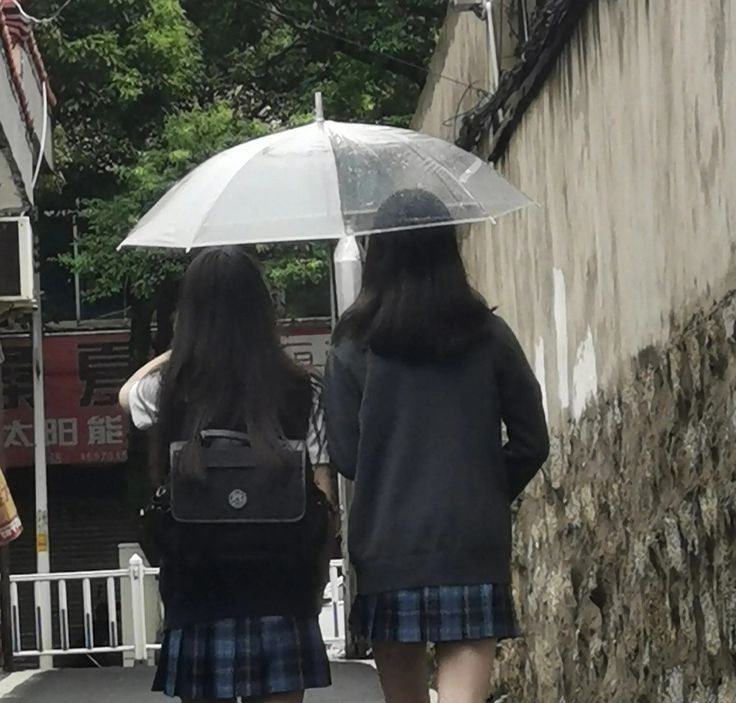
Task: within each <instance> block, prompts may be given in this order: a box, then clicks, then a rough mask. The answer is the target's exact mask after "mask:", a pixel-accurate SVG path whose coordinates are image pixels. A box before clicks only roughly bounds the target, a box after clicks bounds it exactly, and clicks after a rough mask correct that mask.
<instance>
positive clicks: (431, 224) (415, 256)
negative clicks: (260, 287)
mask: <svg viewBox="0 0 736 703" xmlns="http://www.w3.org/2000/svg"><path fill="white" fill-rule="evenodd" d="M450 220H451V218H450V213H449V212H448V210H447V208H446V207H445V206H444V204H443V203H442V202H441V201H440V200H439V198H437V197H436V196H434V195H432V194H431V193H428V192H426V191H423V190H404V191H399V192H398V193H396V194H394V195H392V196H391V197H390V198H389V199H388V200H386V201H385V202H384V203H383V205H382V206H381V207H380V209H379V210H378V213H377V214H376V219H375V226H376V229H380V230H393V231H390V232H388V231H387V232H385V233H382V234H374V235H372V236H371V237H370V239H369V242H368V253H367V256H366V262H365V269H364V272H363V288H362V290H361V292H360V295H359V296H358V299H357V300H356V301H355V303H354V304H353V306H352V307H351V308H350V309H349V310H348V311H347V312H346V313H345V314H344V315H343V317H342V319H341V320H340V322H339V323H338V325H337V328H336V329H335V335H334V339H335V342H336V343H339V342H340V341H341V340H343V339H352V340H354V341H356V342H358V343H360V344H363V345H365V346H366V347H368V348H370V349H371V350H372V351H373V352H375V353H376V354H379V355H381V356H387V357H396V358H400V359H402V360H405V361H409V362H423V361H439V360H442V359H446V358H448V357H451V356H453V355H456V354H458V353H460V352H462V351H465V350H466V349H468V348H469V347H470V346H471V345H473V344H474V343H475V342H476V341H478V340H479V339H480V338H482V337H484V336H486V335H487V334H488V329H489V321H490V310H489V308H488V306H487V305H486V303H485V301H484V300H483V299H482V298H481V296H480V295H479V294H478V293H477V292H476V291H474V290H473V288H471V286H470V284H469V283H468V279H467V275H466V273H465V267H464V266H463V262H462V258H461V257H460V249H459V246H458V242H457V232H456V229H455V227H454V225H452V224H450ZM435 223H437V224H435ZM411 225H414V226H416V225H421V227H420V228H412V227H411ZM401 228H404V229H401Z"/></svg>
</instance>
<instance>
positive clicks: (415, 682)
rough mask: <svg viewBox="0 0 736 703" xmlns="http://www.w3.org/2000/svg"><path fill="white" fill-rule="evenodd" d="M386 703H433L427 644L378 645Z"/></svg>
mask: <svg viewBox="0 0 736 703" xmlns="http://www.w3.org/2000/svg"><path fill="white" fill-rule="evenodd" d="M373 653H374V656H375V658H376V666H377V667H378V675H379V676H380V678H381V687H382V688H383V697H384V699H385V700H386V703H429V665H428V662H427V648H426V646H425V645H424V644H407V643H403V642H374V643H373Z"/></svg>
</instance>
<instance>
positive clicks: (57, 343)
mask: <svg viewBox="0 0 736 703" xmlns="http://www.w3.org/2000/svg"><path fill="white" fill-rule="evenodd" d="M284 331H285V335H284V337H283V340H284V346H285V348H286V349H287V351H288V352H289V353H290V354H291V355H292V356H293V357H294V359H296V360H297V361H299V362H300V363H303V364H304V365H306V366H312V367H316V368H318V369H319V368H321V367H323V366H324V364H325V361H326V358H327V350H328V348H329V329H328V328H327V327H325V326H311V325H310V326H308V327H300V328H296V327H289V328H285V330H284ZM2 345H3V350H4V353H5V363H4V364H3V374H2V378H3V399H4V406H5V414H4V425H5V427H4V430H5V432H4V443H5V460H6V463H7V466H9V467H16V466H32V465H33V378H32V374H31V347H30V341H29V339H28V338H27V337H6V338H3V340H2ZM43 352H44V376H45V381H46V383H45V393H46V445H47V452H48V462H49V463H50V464H111V463H119V462H123V461H125V459H126V456H127V435H128V420H127V418H126V417H125V415H124V413H123V411H122V409H121V408H120V406H119V405H118V403H117V394H118V391H119V389H120V387H121V386H122V384H123V383H124V382H125V379H126V378H127V376H128V333H127V331H115V332H99V333H97V332H96V333H90V334H87V333H76V334H60V335H54V336H48V337H46V338H45V339H44V347H43Z"/></svg>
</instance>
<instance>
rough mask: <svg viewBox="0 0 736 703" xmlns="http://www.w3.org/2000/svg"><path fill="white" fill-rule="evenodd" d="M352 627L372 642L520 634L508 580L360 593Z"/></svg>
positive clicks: (353, 612)
mask: <svg viewBox="0 0 736 703" xmlns="http://www.w3.org/2000/svg"><path fill="white" fill-rule="evenodd" d="M350 626H351V629H352V630H353V631H354V632H355V633H356V634H357V635H358V636H360V637H363V638H364V639H367V640H369V641H373V642H459V641H462V640H481V639H497V640H502V639H507V638H510V637H518V636H519V629H518V625H517V622H516V613H515V611H514V601H513V596H512V594H511V586H510V585H509V584H491V583H487V584H481V585H474V586H425V587H424V588H414V589H410V590H402V591H389V592H386V593H378V594H376V595H363V596H361V595H359V596H358V597H357V598H356V599H355V602H354V604H353V609H352V611H351V612H350Z"/></svg>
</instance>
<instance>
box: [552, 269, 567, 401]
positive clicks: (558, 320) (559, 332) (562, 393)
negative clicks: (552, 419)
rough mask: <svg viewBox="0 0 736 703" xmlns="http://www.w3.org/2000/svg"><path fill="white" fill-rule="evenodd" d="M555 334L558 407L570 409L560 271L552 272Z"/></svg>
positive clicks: (563, 287)
mask: <svg viewBox="0 0 736 703" xmlns="http://www.w3.org/2000/svg"><path fill="white" fill-rule="evenodd" d="M553 279H554V314H555V333H556V336H557V394H558V396H559V399H560V407H561V408H562V409H563V410H566V409H567V408H569V407H570V377H569V373H568V341H567V292H566V290H565V275H564V274H563V273H562V271H561V270H560V269H557V268H556V269H554V270H553Z"/></svg>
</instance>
